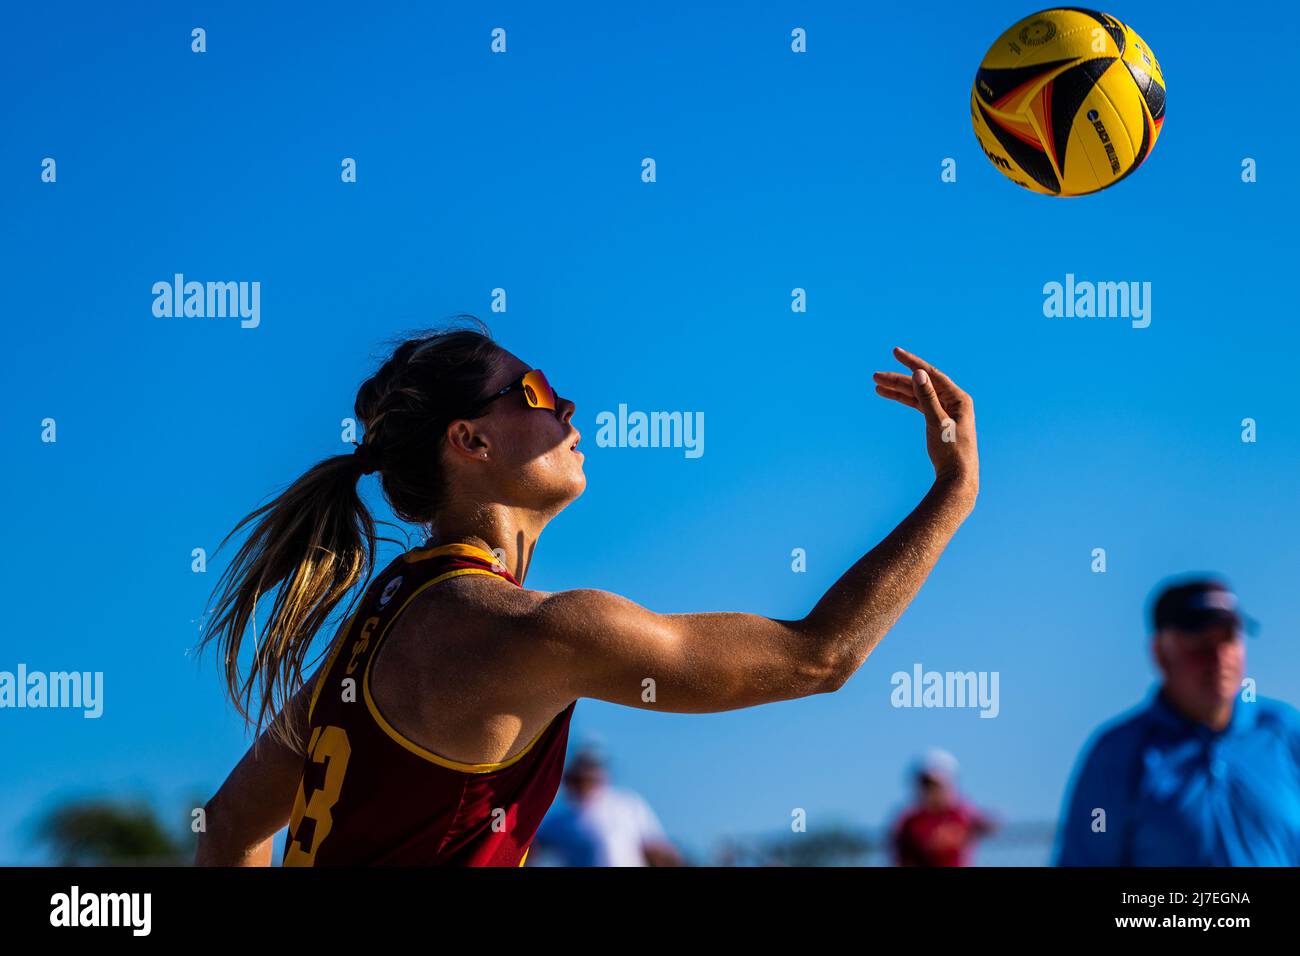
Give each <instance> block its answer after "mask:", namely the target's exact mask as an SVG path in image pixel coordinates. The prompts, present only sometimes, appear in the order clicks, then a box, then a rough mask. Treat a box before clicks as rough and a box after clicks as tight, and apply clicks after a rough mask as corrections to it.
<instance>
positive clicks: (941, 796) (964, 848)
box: [892, 749, 997, 866]
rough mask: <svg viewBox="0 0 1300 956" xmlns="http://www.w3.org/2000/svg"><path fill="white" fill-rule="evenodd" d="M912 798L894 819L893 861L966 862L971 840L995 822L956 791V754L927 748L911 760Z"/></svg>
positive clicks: (905, 863)
mask: <svg viewBox="0 0 1300 956" xmlns="http://www.w3.org/2000/svg"><path fill="white" fill-rule="evenodd" d="M912 777H913V780H914V781H915V785H916V797H915V802H914V803H913V804H912V806H910V807H909V808H908V809H906V810H904V811H903V813H902V814H901V815H900V816H899V818H898V820H897V821H896V822H895V823H894V828H893V834H892V842H893V848H894V862H895V864H896V865H898V866H970V865H971V852H972V850H973V849H974V846H975V841H977V840H978V839H979V838H980V837H983V836H985V835H987V834H989V833H992V832H993V831H994V830H995V829H997V822H996V821H995V820H994V819H993V818H992V817H990V816H988V815H987V814H985V813H983V812H982V811H980V810H977V809H976V808H975V807H974V806H972V805H971V804H970V803H968V802H967V801H966V800H965V799H964V798H963V797H962V796H961V794H960V793H959V791H958V790H957V758H956V757H954V756H953V755H952V754H950V753H948V751H946V750H938V749H934V750H930V751H927V752H926V754H925V755H924V756H923V757H921V759H920V760H918V761H917V762H916V764H915V765H914V767H913V771H912Z"/></svg>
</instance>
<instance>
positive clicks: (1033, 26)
mask: <svg viewBox="0 0 1300 956" xmlns="http://www.w3.org/2000/svg"><path fill="white" fill-rule="evenodd" d="M1054 36H1056V24H1055V23H1053V22H1052V21H1051V20H1035V21H1034V22H1033V23H1030V24H1029V25H1027V26H1026V27H1025V28H1024V29H1023V30H1021V31H1020V42H1021V43H1023V44H1025V45H1026V46H1041V45H1042V44H1044V43H1046V42H1047V41H1048V40H1050V39H1051V38H1052V37H1054Z"/></svg>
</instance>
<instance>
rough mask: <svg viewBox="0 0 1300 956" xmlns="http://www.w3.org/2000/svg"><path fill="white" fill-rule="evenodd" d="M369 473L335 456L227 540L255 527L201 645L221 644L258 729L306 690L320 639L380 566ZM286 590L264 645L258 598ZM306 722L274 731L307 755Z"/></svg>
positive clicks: (291, 718) (239, 705)
mask: <svg viewBox="0 0 1300 956" xmlns="http://www.w3.org/2000/svg"><path fill="white" fill-rule="evenodd" d="M361 474H362V458H361V457H360V456H357V455H336V456H334V457H333V458H327V459H325V460H324V461H322V462H320V463H319V464H317V465H316V466H315V467H314V468H312V469H311V470H310V471H308V472H307V473H306V474H304V475H303V476H302V477H301V478H299V479H298V480H297V481H295V482H294V483H293V484H292V485H290V486H289V487H288V488H287V489H286V490H285V491H284V492H282V493H281V494H280V495H279V496H278V497H277V498H276V499H275V500H274V501H271V502H270V503H268V504H265V505H263V506H262V507H260V508H258V509H257V510H256V511H254V512H253V513H252V514H250V515H248V516H247V517H245V518H244V519H243V520H242V521H240V522H239V524H237V525H236V526H235V527H234V529H233V530H232V531H231V532H230V534H228V535H226V537H225V539H224V540H223V541H222V542H221V547H225V545H226V543H227V542H228V541H229V540H230V539H231V538H232V537H234V535H235V534H236V533H237V532H238V531H239V530H240V529H241V528H243V527H244V526H245V525H248V524H250V523H253V522H256V523H255V524H253V528H252V531H251V532H250V533H249V536H248V539H247V540H246V541H245V542H244V544H243V545H242V547H240V549H239V552H238V553H237V554H236V555H235V559H234V561H232V562H231V564H230V565H229V566H228V567H227V568H226V570H225V572H224V573H223V574H222V576H221V578H220V580H219V581H218V582H217V587H216V590H215V591H214V595H215V594H216V593H217V592H220V597H219V598H217V603H216V606H215V608H214V610H213V616H212V625H211V627H210V628H209V629H208V630H207V631H206V633H205V634H204V637H203V640H202V641H201V643H200V645H199V647H200V649H203V648H205V647H207V646H208V645H209V644H216V645H217V647H218V649H219V650H220V651H221V654H222V661H223V663H224V665H225V681H226V688H227V691H228V692H229V694H230V697H231V700H232V701H233V702H234V705H235V709H236V710H237V711H238V712H239V715H240V716H241V717H243V718H244V720H245V722H246V723H248V722H252V721H253V719H254V718H253V710H254V707H256V722H257V723H256V729H257V731H259V732H260V730H261V729H262V725H263V723H264V722H265V720H266V717H267V715H268V712H269V713H271V714H274V713H275V712H277V711H279V710H280V709H281V708H282V707H283V706H284V705H285V704H286V703H287V702H288V701H289V700H290V698H292V696H293V695H294V693H296V691H297V690H298V688H299V687H301V686H302V683H303V677H302V673H303V660H304V659H305V658H306V656H307V650H308V647H309V646H310V644H311V641H312V638H313V637H314V636H315V635H316V632H317V631H318V630H319V629H320V628H321V626H322V625H323V624H324V623H325V622H326V621H327V620H328V619H329V617H330V614H331V612H332V611H333V610H334V609H335V607H337V606H338V604H339V602H340V601H342V600H343V598H344V597H345V596H346V595H347V593H348V592H349V591H351V590H352V589H353V587H354V586H355V585H356V584H357V583H358V582H359V581H364V580H366V579H368V578H369V577H370V572H371V570H372V569H373V567H374V561H375V540H376V535H375V520H374V518H373V517H372V516H371V515H370V512H369V511H368V510H367V509H366V505H365V503H364V502H363V501H362V500H361V495H360V494H359V493H358V491H357V479H358V478H359V477H360V475H361ZM218 550H220V548H218ZM277 587H278V588H279V590H278V591H277V593H276V595H275V599H274V601H273V602H272V604H271V614H270V617H269V618H268V619H267V622H266V626H265V629H264V630H263V632H262V635H261V637H260V638H258V637H257V605H258V601H259V599H260V598H261V597H262V595H263V594H266V593H268V592H270V591H272V590H274V589H276V588H277ZM348 610H349V611H350V610H351V607H349V609H348ZM250 621H251V622H252V624H253V629H254V631H253V633H254V640H255V643H256V649H255V652H254V654H253V660H252V663H251V665H250V666H249V670H248V673H247V674H241V673H240V668H239V651H240V647H241V645H242V644H243V635H244V631H245V629H246V627H247V626H248V623H249V622H250ZM255 701H256V704H255ZM305 716H306V715H305V714H301V715H299V714H289V713H287V712H286V714H285V720H284V721H280V722H277V723H276V724H275V725H273V726H272V727H271V734H272V736H273V738H275V739H278V740H280V741H281V742H283V743H285V744H286V745H289V746H293V747H295V748H296V749H301V747H302V744H301V739H300V726H299V724H300V719H301V718H302V717H305Z"/></svg>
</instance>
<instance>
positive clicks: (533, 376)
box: [523, 369, 556, 411]
mask: <svg viewBox="0 0 1300 956" xmlns="http://www.w3.org/2000/svg"><path fill="white" fill-rule="evenodd" d="M523 386H524V397H525V398H526V399H528V404H529V405H531V406H533V408H546V409H549V410H551V411H555V406H556V401H555V390H554V389H553V388H551V383H550V382H548V381H547V380H546V376H545V375H543V374H542V372H541V371H540V370H539V369H533V370H532V371H531V372H529V373H528V374H527V375H525V376H524V382H523Z"/></svg>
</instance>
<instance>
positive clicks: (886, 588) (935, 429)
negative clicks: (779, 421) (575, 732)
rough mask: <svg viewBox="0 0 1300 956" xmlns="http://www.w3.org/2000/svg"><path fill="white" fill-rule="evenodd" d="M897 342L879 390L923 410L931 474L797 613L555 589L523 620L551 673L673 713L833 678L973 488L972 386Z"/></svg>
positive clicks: (897, 606) (943, 541)
mask: <svg viewBox="0 0 1300 956" xmlns="http://www.w3.org/2000/svg"><path fill="white" fill-rule="evenodd" d="M894 354H895V356H896V357H897V358H898V359H899V361H900V362H902V363H903V365H905V366H906V367H907V368H909V369H910V370H911V374H910V375H905V374H901V373H894V372H880V373H877V374H876V376H875V380H876V383H877V384H876V391H877V392H878V393H879V394H880V395H882V396H883V397H885V398H889V399H892V400H894V401H897V402H899V403H901V404H903V405H907V406H909V407H911V408H914V409H917V410H918V411H920V412H921V413H922V414H923V416H924V418H925V431H926V447H927V449H928V452H929V455H930V459H931V461H932V463H933V464H934V469H935V481H934V484H933V485H932V486H931V488H930V490H929V491H928V492H927V494H926V495H925V497H924V498H922V500H921V503H920V504H919V505H917V507H916V509H915V510H914V511H912V513H911V514H910V515H908V516H907V517H906V518H905V519H904V520H903V521H902V523H901V524H899V525H898V527H897V528H895V529H894V530H893V532H891V533H890V534H889V536H888V537H886V538H885V539H884V541H882V542H881V543H880V544H878V545H877V546H876V547H875V548H873V549H872V550H871V551H870V552H868V553H867V554H866V555H864V556H863V557H862V558H861V559H860V560H859V561H858V562H857V563H856V564H854V565H853V566H852V567H851V568H849V570H848V571H847V572H845V574H844V575H843V576H842V577H841V578H840V579H839V580H838V581H837V582H836V583H835V584H834V585H833V586H832V587H831V588H830V590H828V591H827V592H826V594H825V596H823V597H822V599H821V600H820V601H819V602H818V603H817V605H816V606H815V607H814V608H813V610H812V611H811V612H810V613H809V614H808V615H807V616H806V617H805V618H803V619H802V620H798V621H786V620H774V619H771V618H766V617H762V616H759V615H755V614H741V613H710V614H656V613H653V612H651V611H649V610H647V609H645V608H643V607H641V606H639V605H637V604H635V603H634V602H632V601H629V600H627V599H625V598H622V597H619V596H617V595H614V594H610V593H607V592H604V591H594V590H576V591H562V592H558V593H555V594H550V595H546V596H544V597H543V598H542V599H541V600H540V601H539V602H538V603H537V605H536V607H535V608H534V609H533V611H532V612H531V613H530V614H529V615H528V617H527V620H526V621H525V622H523V623H524V624H525V626H526V627H527V628H528V629H529V633H530V634H531V635H533V636H534V638H535V639H536V640H537V642H538V643H537V645H536V646H537V647H538V650H539V657H541V659H542V660H541V663H540V666H541V667H543V668H544V669H545V670H546V672H547V674H548V678H553V679H554V680H555V681H558V682H562V683H565V685H566V690H567V691H568V692H569V693H570V694H572V696H574V697H594V698H598V699H602V700H608V701H613V702H616V703H621V704H627V705H630V706H634V707H644V708H647V709H656V710H667V711H673V712H681V713H703V712H709V711H721V710H733V709H736V708H741V707H751V706H754V705H756V704H763V703H768V702H770V701H777V700H788V699H792V698H797V697H805V696H808V695H810V694H816V693H825V692H829V691H833V690H836V689H837V688H839V687H840V686H841V685H842V684H843V683H844V682H845V681H846V680H847V679H848V678H849V676H850V675H852V674H853V673H854V672H855V671H856V670H857V669H858V667H860V666H861V665H862V662H863V661H864V660H866V658H867V655H868V654H870V653H871V651H872V649H873V648H874V647H875V646H876V644H877V643H878V642H879V641H880V639H881V638H882V637H884V635H885V633H886V632H887V631H888V630H889V629H890V627H892V626H893V624H894V622H895V621H896V620H898V617H899V615H900V614H902V612H903V609H904V608H906V607H907V605H908V604H909V603H910V602H911V600H912V598H913V597H915V596H916V593H917V591H918V590H919V589H920V587H921V584H922V582H924V581H925V579H926V577H927V576H928V575H929V573H930V570H931V569H932V568H933V567H934V565H935V562H936V561H938V559H939V555H940V554H941V553H942V552H943V549H944V547H945V546H946V545H947V543H948V541H949V539H950V538H951V537H952V535H953V534H954V532H956V530H957V528H958V527H959V526H960V525H961V523H962V521H964V520H965V518H966V517H967V515H969V514H970V512H971V509H972V508H973V507H974V504H975V498H976V495H977V493H978V489H979V456H978V452H977V449H976V439H975V415H974V405H973V403H972V402H971V399H970V396H968V395H967V394H966V393H965V392H963V391H962V390H961V389H960V388H958V387H957V386H956V384H954V383H953V381H952V380H951V379H950V378H948V376H946V375H944V374H943V373H942V372H940V371H939V370H938V369H936V368H934V367H933V366H931V365H929V364H928V363H926V362H924V361H922V360H921V359H919V358H917V357H916V356H914V355H912V354H910V353H908V352H905V351H903V350H902V349H896V350H895V353H894Z"/></svg>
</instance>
